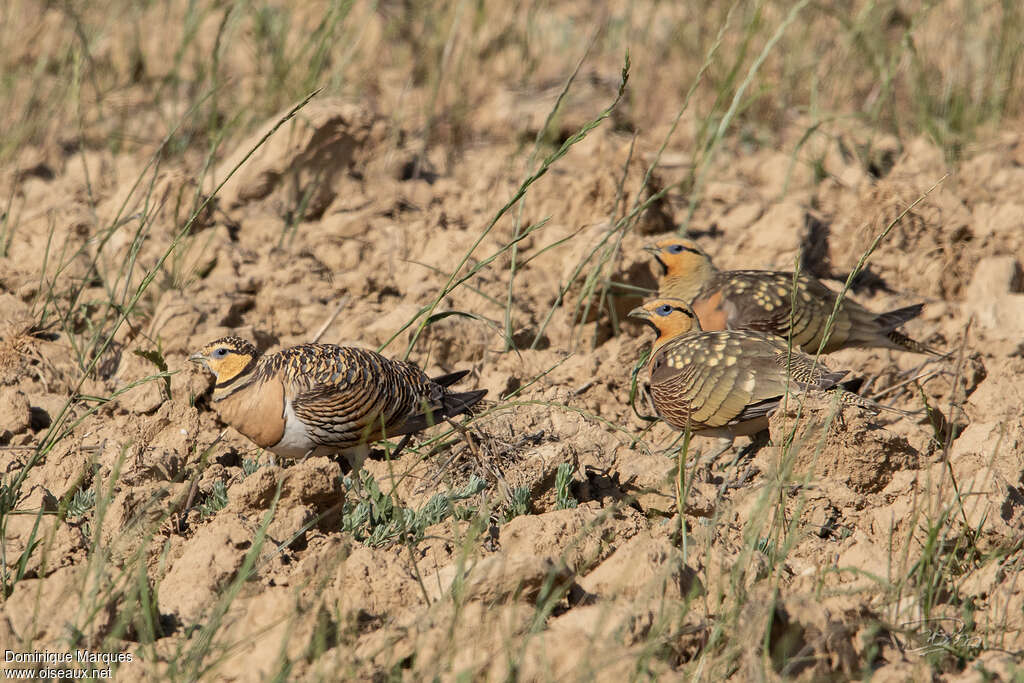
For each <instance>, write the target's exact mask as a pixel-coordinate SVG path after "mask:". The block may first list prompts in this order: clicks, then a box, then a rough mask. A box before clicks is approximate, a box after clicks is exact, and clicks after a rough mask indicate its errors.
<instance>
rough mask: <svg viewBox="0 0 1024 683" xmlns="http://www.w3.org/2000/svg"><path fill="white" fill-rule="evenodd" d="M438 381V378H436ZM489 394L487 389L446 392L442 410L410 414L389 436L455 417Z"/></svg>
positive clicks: (442, 400)
mask: <svg viewBox="0 0 1024 683" xmlns="http://www.w3.org/2000/svg"><path fill="white" fill-rule="evenodd" d="M435 381H437V380H435ZM486 394H487V390H486V389H477V390H476V391H463V392H460V393H456V394H445V395H444V396H443V397H442V398H441V406H440V408H441V409H440V410H436V409H435V410H426V411H424V412H422V413H418V414H416V415H411V416H409V417H408V418H407V419H406V421H405V422H403V423H402V426H401V427H399V428H398V429H396V430H393V431H391V432H389V433H388V436H389V437H391V436H401V435H402V434H413V433H414V432H419V431H422V430H424V429H426V428H427V427H430V426H432V425H436V424H438V423H440V422H443V421H444V419H445V418H447V417H455V416H456V415H462V414H463V413H465V412H468V411H469V409H470V408H472V407H473V406H475V405H476V404H477V403H479V402H480V399H482V398H483V397H484V396H485V395H486Z"/></svg>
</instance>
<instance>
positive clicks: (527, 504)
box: [505, 486, 533, 522]
mask: <svg viewBox="0 0 1024 683" xmlns="http://www.w3.org/2000/svg"><path fill="white" fill-rule="evenodd" d="M531 509H533V501H531V500H530V489H529V488H528V487H526V486H519V487H516V488H515V489H513V490H512V500H511V501H510V502H509V506H508V509H507V510H506V511H505V521H506V522H507V521H509V520H511V519H515V518H516V517H518V516H520V515H528V514H530V510H531Z"/></svg>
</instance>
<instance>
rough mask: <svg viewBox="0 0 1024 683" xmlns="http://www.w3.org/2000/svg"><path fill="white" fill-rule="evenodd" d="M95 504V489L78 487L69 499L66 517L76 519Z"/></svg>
mask: <svg viewBox="0 0 1024 683" xmlns="http://www.w3.org/2000/svg"><path fill="white" fill-rule="evenodd" d="M95 506H96V490H95V489H91V488H88V489H78V490H77V491H75V494H74V495H73V496H71V501H70V502H69V503H68V517H69V518H71V519H78V518H79V517H83V516H84V515H85V513H87V512H89V510H91V509H93V507H95Z"/></svg>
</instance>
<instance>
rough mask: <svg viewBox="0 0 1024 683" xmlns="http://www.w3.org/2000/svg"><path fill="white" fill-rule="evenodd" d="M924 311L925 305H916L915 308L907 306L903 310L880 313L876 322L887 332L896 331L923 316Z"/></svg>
mask: <svg viewBox="0 0 1024 683" xmlns="http://www.w3.org/2000/svg"><path fill="white" fill-rule="evenodd" d="M923 310H924V304H914V305H913V306H905V307H903V308H897V309H895V310H893V311H886V312H885V313H879V314H878V316H877V317H876V318H875V322H877V323H878V324H879V325H881V326H882V327H883V328H885V329H886V330H895V329H896V328H897V327H899V326H900V325H903V324H904V323H906V322H908V321H910V320H913V319H914V318H916V317H917V316H919V315H921V311H923Z"/></svg>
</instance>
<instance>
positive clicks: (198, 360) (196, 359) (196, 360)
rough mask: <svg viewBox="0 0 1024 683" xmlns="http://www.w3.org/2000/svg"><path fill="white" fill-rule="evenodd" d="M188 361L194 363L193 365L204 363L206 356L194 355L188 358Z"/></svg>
mask: <svg viewBox="0 0 1024 683" xmlns="http://www.w3.org/2000/svg"><path fill="white" fill-rule="evenodd" d="M188 359H189V360H190V361H192V362H193V363H204V362H206V356H204V355H203V354H201V353H193V354H192V355H191V356H189V357H188Z"/></svg>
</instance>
